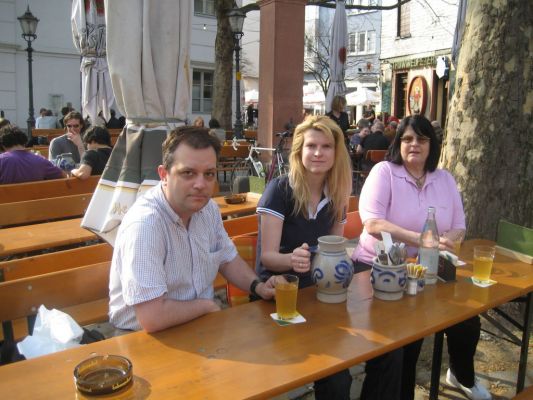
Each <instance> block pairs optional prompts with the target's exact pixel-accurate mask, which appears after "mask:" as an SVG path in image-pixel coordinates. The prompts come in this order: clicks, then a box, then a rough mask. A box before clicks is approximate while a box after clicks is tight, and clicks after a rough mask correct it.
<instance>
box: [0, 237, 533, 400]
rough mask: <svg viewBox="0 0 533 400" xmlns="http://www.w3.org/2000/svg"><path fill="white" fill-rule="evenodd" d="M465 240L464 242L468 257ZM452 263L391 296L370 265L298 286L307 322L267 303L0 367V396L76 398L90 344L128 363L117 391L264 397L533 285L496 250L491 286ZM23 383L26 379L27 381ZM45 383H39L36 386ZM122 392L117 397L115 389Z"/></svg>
mask: <svg viewBox="0 0 533 400" xmlns="http://www.w3.org/2000/svg"><path fill="white" fill-rule="evenodd" d="M471 252H472V244H471V243H470V244H468V243H467V244H466V245H465V246H464V248H463V254H464V255H465V256H464V257H463V258H466V259H467V260H468V258H467V257H470V259H471ZM470 275H471V265H468V266H467V267H464V268H462V269H461V270H460V271H459V278H458V281H457V282H456V283H447V284H443V283H438V284H437V285H435V286H426V289H425V290H424V292H422V293H420V294H419V295H417V296H404V297H403V298H402V299H401V300H399V301H390V302H388V301H383V300H378V299H374V298H373V297H372V289H371V287H370V283H369V273H368V272H364V273H360V274H357V276H356V277H355V278H354V280H353V281H352V284H351V285H350V289H349V294H348V301H347V302H346V303H341V304H325V303H320V302H318V301H317V300H316V298H315V289H314V288H307V289H304V290H301V291H300V294H299V299H298V310H299V311H300V312H301V313H302V315H304V316H305V318H306V319H307V322H306V323H303V324H298V325H292V326H285V327H280V326H277V325H276V324H275V323H274V322H273V321H272V320H271V319H270V317H269V314H270V313H272V312H274V309H275V305H274V303H273V302H265V301H258V302H254V303H249V304H245V305H242V306H239V307H235V308H231V309H227V310H224V311H221V312H217V313H210V314H208V315H205V316H203V317H201V318H198V319H196V320H194V321H191V322H189V323H187V324H184V325H182V326H177V327H174V328H171V329H168V330H165V331H163V332H159V333H156V334H147V333H145V332H135V333H132V334H129V335H125V336H121V337H116V338H112V339H109V340H105V341H102V342H98V343H93V344H91V345H86V346H82V347H79V348H76V349H71V350H68V351H65V352H60V353H56V354H52V355H48V356H44V357H40V358H36V359H33V360H29V361H23V362H19V363H15V364H12V365H7V366H4V367H1V368H0V395H2V394H4V395H6V394H9V397H10V398H12V399H26V398H32V399H48V398H74V397H76V396H79V394H77V393H76V389H75V387H74V383H73V379H72V371H73V369H74V367H75V365H76V364H77V363H79V362H80V361H82V360H83V359H84V358H86V357H89V356H90V355H91V354H93V353H97V354H121V355H123V356H126V357H128V358H129V359H130V360H131V361H132V363H133V371H134V375H135V378H134V384H133V386H131V387H130V388H129V389H127V391H126V392H125V393H123V394H122V396H124V398H129V397H128V396H130V397H132V398H133V397H135V396H138V397H141V398H142V395H141V394H142V393H145V394H149V395H150V398H154V399H174V398H177V397H180V398H187V399H225V398H227V397H228V393H230V394H231V396H230V397H232V398H243V399H245V398H247V399H255V398H268V397H272V396H275V395H278V394H281V393H284V392H286V391H288V390H291V389H293V388H296V387H299V386H301V385H303V384H305V383H308V382H311V381H313V380H316V379H318V378H321V377H324V376H327V375H330V374H331V373H334V372H337V371H340V370H342V369H344V368H347V367H350V366H352V365H355V364H357V363H360V362H362V361H365V360H368V359H370V358H373V357H375V356H377V355H380V354H383V353H385V352H387V351H390V350H392V349H395V348H398V347H400V346H402V345H404V344H406V343H409V342H412V341H414V340H417V339H419V338H421V337H424V336H427V335H429V334H432V333H434V332H437V331H440V330H442V329H443V328H445V327H447V326H450V325H453V324H455V323H457V322H459V321H462V320H465V319H467V318H470V317H471V316H473V315H477V314H479V313H480V312H482V311H486V310H487V309H489V308H492V307H494V306H496V305H498V304H501V303H505V302H507V301H508V300H510V299H512V298H515V297H517V296H520V295H522V294H525V293H528V292H529V291H531V290H532V289H533V271H532V268H531V266H530V265H527V264H524V263H521V262H519V261H515V260H512V259H510V258H507V257H504V256H501V255H497V256H496V261H495V264H494V274H493V276H492V277H493V279H495V280H496V281H498V282H499V283H498V284H497V285H494V286H491V287H489V288H479V287H476V286H474V285H472V284H471V283H470V282H469V281H468V280H467V277H469V276H470ZM28 382H31V383H32V384H31V385H28ZM43 388H46V390H43ZM121 398H122V397H121Z"/></svg>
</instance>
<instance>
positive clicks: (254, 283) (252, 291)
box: [250, 279, 261, 297]
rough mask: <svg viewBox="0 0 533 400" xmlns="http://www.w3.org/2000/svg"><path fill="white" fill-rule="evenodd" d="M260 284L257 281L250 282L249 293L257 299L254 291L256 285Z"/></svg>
mask: <svg viewBox="0 0 533 400" xmlns="http://www.w3.org/2000/svg"><path fill="white" fill-rule="evenodd" d="M260 283H261V281H260V280H259V279H254V280H253V281H252V283H251V284H250V293H251V294H253V295H254V296H257V297H261V296H260V295H259V294H257V292H256V291H255V289H256V288H257V285H259V284H260Z"/></svg>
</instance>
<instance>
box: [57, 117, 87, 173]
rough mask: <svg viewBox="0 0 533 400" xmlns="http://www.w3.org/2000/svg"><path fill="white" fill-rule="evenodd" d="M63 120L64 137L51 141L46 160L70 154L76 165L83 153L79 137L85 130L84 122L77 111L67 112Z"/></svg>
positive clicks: (83, 149)
mask: <svg viewBox="0 0 533 400" xmlns="http://www.w3.org/2000/svg"><path fill="white" fill-rule="evenodd" d="M63 120H64V123H65V127H66V128H67V132H66V133H65V134H64V135H61V136H59V137H56V138H54V139H52V141H51V142H50V151H49V152H48V159H49V160H50V161H52V160H55V159H56V158H57V156H59V155H60V154H65V153H71V154H72V159H73V160H74V162H75V163H76V164H77V163H79V162H80V161H81V157H82V156H83V153H85V147H84V146H83V140H82V136H81V135H82V132H83V131H84V129H85V121H84V120H83V117H82V115H81V114H80V113H79V112H77V111H71V112H69V113H68V114H67V115H65V118H64V119H63Z"/></svg>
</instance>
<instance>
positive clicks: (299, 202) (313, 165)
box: [256, 116, 352, 400]
mask: <svg viewBox="0 0 533 400" xmlns="http://www.w3.org/2000/svg"><path fill="white" fill-rule="evenodd" d="M350 165H351V164H350V158H349V155H348V151H347V150H346V146H345V145H344V136H343V134H342V130H341V129H340V128H339V126H338V125H337V124H336V123H335V122H333V121H332V120H331V119H330V118H328V117H326V116H318V117H308V118H306V119H305V120H304V121H303V122H302V123H301V124H300V125H298V126H297V127H296V129H295V131H294V137H293V142H292V149H291V154H290V168H289V174H288V176H282V177H279V178H276V179H274V180H272V181H271V182H270V183H269V184H268V186H267V188H266V189H265V192H264V194H263V196H262V197H261V200H260V201H259V205H258V207H257V212H258V213H259V215H260V229H259V246H258V251H257V254H258V259H257V266H256V269H257V273H258V275H259V277H260V278H261V279H262V280H263V281H266V280H267V279H268V278H269V277H270V276H272V275H276V274H281V273H287V272H290V273H292V274H295V275H298V276H299V278H300V287H306V286H310V285H312V284H313V282H312V279H311V273H310V267H311V252H310V248H311V247H314V246H316V245H317V244H318V238H319V237H320V236H323V235H329V234H334V235H342V233H343V224H344V223H345V215H346V206H347V204H348V197H349V196H350V193H351V191H352V179H351V168H350ZM351 382H352V377H351V375H350V373H349V371H348V370H344V371H341V372H339V373H337V374H334V375H331V376H329V377H326V378H323V379H320V380H318V381H316V382H315V398H316V399H317V400H320V399H328V400H329V399H349V394H350V385H351Z"/></svg>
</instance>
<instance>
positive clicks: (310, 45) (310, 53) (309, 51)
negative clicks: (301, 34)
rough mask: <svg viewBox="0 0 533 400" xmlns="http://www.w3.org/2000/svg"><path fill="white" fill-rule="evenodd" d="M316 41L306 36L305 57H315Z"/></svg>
mask: <svg viewBox="0 0 533 400" xmlns="http://www.w3.org/2000/svg"><path fill="white" fill-rule="evenodd" d="M315 49H316V47H315V41H314V38H312V37H309V36H306V37H305V57H308V58H312V57H315V55H316V54H315V53H316V50H315Z"/></svg>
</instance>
